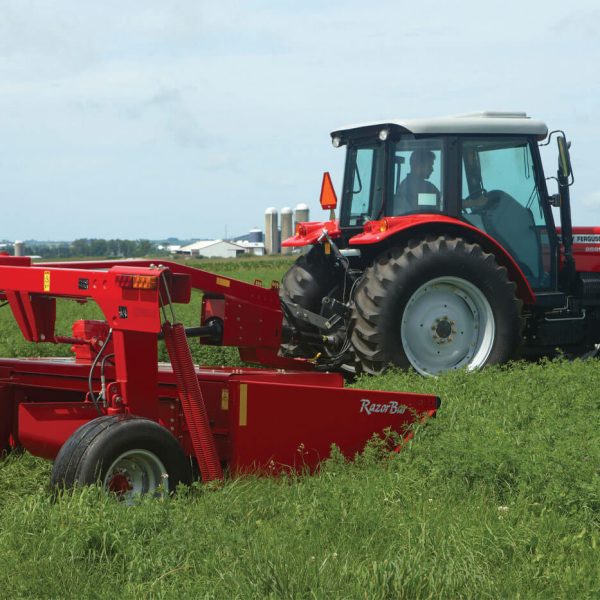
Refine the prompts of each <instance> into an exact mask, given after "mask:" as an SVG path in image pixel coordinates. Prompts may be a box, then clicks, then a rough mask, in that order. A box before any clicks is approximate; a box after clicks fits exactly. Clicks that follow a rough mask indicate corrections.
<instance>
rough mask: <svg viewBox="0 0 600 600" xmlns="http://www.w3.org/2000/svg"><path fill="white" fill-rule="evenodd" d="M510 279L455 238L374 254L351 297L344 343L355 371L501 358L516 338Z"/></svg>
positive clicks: (425, 369) (517, 306)
mask: <svg viewBox="0 0 600 600" xmlns="http://www.w3.org/2000/svg"><path fill="white" fill-rule="evenodd" d="M515 290H516V285H515V284H514V282H512V281H510V280H509V279H508V276H507V272H506V269H505V268H504V267H501V266H499V265H498V263H497V262H496V260H495V258H494V256H493V255H492V254H487V253H485V252H484V251H483V250H482V249H481V247H480V246H478V245H477V244H471V243H468V242H467V241H465V240H463V239H461V238H450V237H446V236H440V237H437V238H427V239H425V240H415V241H411V242H410V243H409V244H408V245H407V246H406V247H405V248H394V249H392V250H390V251H389V252H386V253H384V254H383V255H381V256H380V257H379V258H378V259H377V260H376V261H375V263H374V264H373V265H371V266H370V267H369V268H368V269H367V270H366V271H365V275H364V278H363V280H362V281H361V283H360V284H359V286H358V288H357V291H356V294H355V296H354V310H353V321H354V327H353V331H352V344H353V347H354V351H355V354H356V356H357V359H358V361H359V366H360V368H361V369H362V371H363V372H366V373H371V374H376V373H380V372H382V371H383V370H384V369H385V368H386V367H387V366H388V365H390V364H393V365H397V366H399V367H402V368H409V367H413V368H414V369H415V370H416V371H418V372H419V373H421V374H422V375H435V374H437V373H441V372H443V371H447V370H451V369H457V368H463V367H467V368H469V369H474V368H479V367H482V366H484V365H489V364H496V363H503V362H506V361H507V360H509V359H510V358H511V357H512V356H513V355H514V353H515V350H516V348H517V346H518V345H519V343H520V340H521V317H520V312H521V302H520V301H519V300H518V299H517V298H516V297H515Z"/></svg>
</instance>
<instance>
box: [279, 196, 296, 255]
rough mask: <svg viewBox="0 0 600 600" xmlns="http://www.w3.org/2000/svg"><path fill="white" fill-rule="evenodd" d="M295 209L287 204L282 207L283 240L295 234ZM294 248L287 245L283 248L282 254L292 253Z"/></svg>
mask: <svg viewBox="0 0 600 600" xmlns="http://www.w3.org/2000/svg"><path fill="white" fill-rule="evenodd" d="M293 213H294V211H293V210H292V209H291V208H290V207H289V206H286V207H285V208H282V209H281V240H282V241H283V240H287V239H288V238H290V237H292V236H293V235H294V223H293ZM291 252H292V248H289V247H286V248H282V249H281V254H290V253H291Z"/></svg>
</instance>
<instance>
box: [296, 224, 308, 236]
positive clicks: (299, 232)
mask: <svg viewBox="0 0 600 600" xmlns="http://www.w3.org/2000/svg"><path fill="white" fill-rule="evenodd" d="M296 235H299V236H300V237H304V236H306V227H304V225H302V223H296Z"/></svg>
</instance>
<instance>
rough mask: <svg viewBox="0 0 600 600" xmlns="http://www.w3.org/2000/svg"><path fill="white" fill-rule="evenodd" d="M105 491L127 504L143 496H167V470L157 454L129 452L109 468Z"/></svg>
mask: <svg viewBox="0 0 600 600" xmlns="http://www.w3.org/2000/svg"><path fill="white" fill-rule="evenodd" d="M104 489H105V490H106V491H108V492H113V493H115V494H117V495H118V496H119V497H120V498H121V499H122V500H125V501H126V502H130V501H131V500H132V499H133V498H134V497H136V496H141V495H142V494H153V495H161V494H165V493H166V492H167V491H168V474H167V470H166V469H165V466H164V464H163V463H162V461H161V460H160V459H159V458H158V456H156V454H154V453H152V452H149V451H147V450H139V449H136V450H128V451H127V452H123V454H121V455H120V456H119V457H118V458H117V459H116V460H115V461H114V462H113V463H112V465H111V466H110V467H109V468H108V471H107V472H106V476H105V477H104Z"/></svg>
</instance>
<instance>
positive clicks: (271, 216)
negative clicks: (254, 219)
mask: <svg viewBox="0 0 600 600" xmlns="http://www.w3.org/2000/svg"><path fill="white" fill-rule="evenodd" d="M265 252H266V253H267V254H279V225H278V222H277V209H276V208H275V207H273V206H271V207H270V208H267V210H265Z"/></svg>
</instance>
